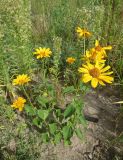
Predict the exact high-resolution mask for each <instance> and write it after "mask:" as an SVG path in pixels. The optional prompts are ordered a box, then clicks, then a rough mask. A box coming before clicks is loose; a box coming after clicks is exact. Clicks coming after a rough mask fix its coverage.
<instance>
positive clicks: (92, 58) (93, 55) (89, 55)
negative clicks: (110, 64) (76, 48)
mask: <svg viewBox="0 0 123 160" xmlns="http://www.w3.org/2000/svg"><path fill="white" fill-rule="evenodd" d="M82 60H85V61H86V62H89V63H94V64H95V63H96V62H99V63H104V62H105V61H106V60H104V56H103V55H102V54H101V53H100V52H99V53H98V52H96V51H95V49H94V48H92V49H91V50H90V51H88V50H87V51H86V53H85V55H84V56H83V57H82Z"/></svg>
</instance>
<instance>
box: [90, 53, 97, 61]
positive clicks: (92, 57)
mask: <svg viewBox="0 0 123 160" xmlns="http://www.w3.org/2000/svg"><path fill="white" fill-rule="evenodd" d="M96 56H97V53H96V52H93V53H92V55H91V57H90V59H91V60H95V59H96Z"/></svg>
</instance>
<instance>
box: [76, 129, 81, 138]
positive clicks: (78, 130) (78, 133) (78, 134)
mask: <svg viewBox="0 0 123 160" xmlns="http://www.w3.org/2000/svg"><path fill="white" fill-rule="evenodd" d="M75 132H76V135H77V136H78V138H80V139H83V133H82V131H81V129H80V128H77V129H76V131H75Z"/></svg>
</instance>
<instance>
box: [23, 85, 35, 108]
mask: <svg viewBox="0 0 123 160" xmlns="http://www.w3.org/2000/svg"><path fill="white" fill-rule="evenodd" d="M22 89H23V91H24V94H25V96H26V97H27V99H28V101H29V103H30V105H31V106H32V107H34V106H33V104H32V102H31V100H30V98H29V95H28V93H27V92H26V90H25V88H24V86H22Z"/></svg>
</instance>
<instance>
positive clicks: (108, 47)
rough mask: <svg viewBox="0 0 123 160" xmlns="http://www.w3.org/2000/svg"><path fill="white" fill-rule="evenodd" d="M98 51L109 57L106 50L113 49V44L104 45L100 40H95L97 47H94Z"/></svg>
mask: <svg viewBox="0 0 123 160" xmlns="http://www.w3.org/2000/svg"><path fill="white" fill-rule="evenodd" d="M93 49H94V50H95V51H96V52H97V53H99V54H100V53H101V54H102V56H104V57H107V54H106V50H111V49H112V46H107V47H102V46H101V45H100V43H99V41H98V40H96V41H95V47H94V48H93Z"/></svg>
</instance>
